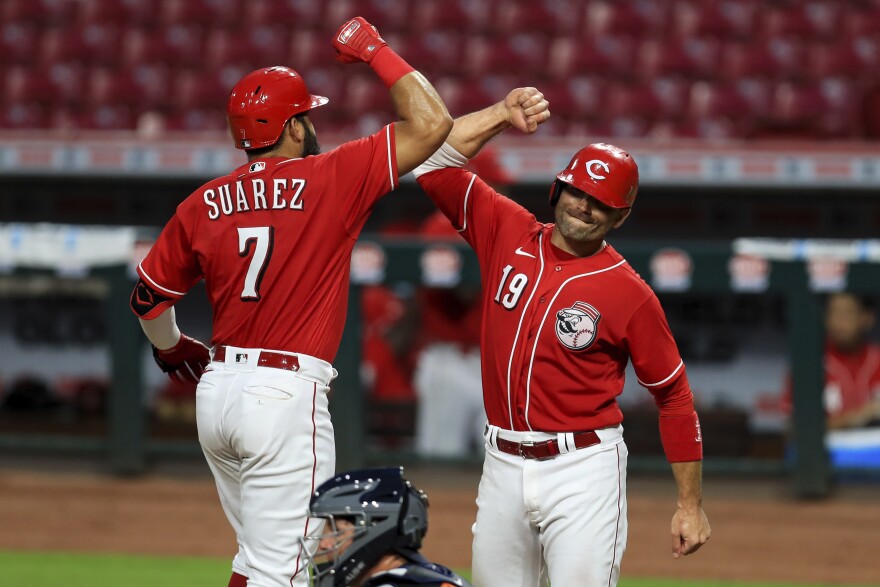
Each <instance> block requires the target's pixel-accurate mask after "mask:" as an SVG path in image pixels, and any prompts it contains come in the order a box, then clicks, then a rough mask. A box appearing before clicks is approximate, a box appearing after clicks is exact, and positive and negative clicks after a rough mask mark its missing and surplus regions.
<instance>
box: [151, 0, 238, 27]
mask: <svg viewBox="0 0 880 587" xmlns="http://www.w3.org/2000/svg"><path fill="white" fill-rule="evenodd" d="M241 14H242V7H241V4H240V2H239V1H238V0H222V1H214V0H163V2H162V3H161V5H160V11H159V24H160V25H161V26H162V27H171V26H174V25H177V24H180V23H187V24H190V25H192V24H196V25H200V26H202V27H205V28H237V27H238V23H239V22H240V20H241Z"/></svg>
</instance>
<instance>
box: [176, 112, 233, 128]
mask: <svg viewBox="0 0 880 587" xmlns="http://www.w3.org/2000/svg"><path fill="white" fill-rule="evenodd" d="M164 129H165V130H168V131H172V132H175V131H177V132H179V131H185V132H202V131H215V132H222V131H226V132H228V128H227V126H226V118H225V117H224V115H223V111H220V112H218V111H216V110H201V109H194V110H180V111H175V112H172V113H170V114H167V115H165V117H164Z"/></svg>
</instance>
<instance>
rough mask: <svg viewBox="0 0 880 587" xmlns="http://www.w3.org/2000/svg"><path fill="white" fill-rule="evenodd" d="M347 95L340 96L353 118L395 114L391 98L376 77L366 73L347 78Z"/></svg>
mask: <svg viewBox="0 0 880 587" xmlns="http://www.w3.org/2000/svg"><path fill="white" fill-rule="evenodd" d="M346 80H347V81H346V84H345V93H344V94H343V95H342V96H339V98H340V101H341V102H342V103H344V104H345V109H346V110H348V111H349V114H350V115H351V116H355V117H358V116H362V115H365V114H369V113H382V114H385V113H389V114H390V113H392V112H394V107H393V104H392V103H391V98H390V97H389V95H388V90H387V89H386V88H385V86H384V85H382V84H381V83H379V82H378V80H377V79H376V76H374V75H370V74H368V73H366V72H364V73H361V74H356V75H353V76H350V77H347V78H346Z"/></svg>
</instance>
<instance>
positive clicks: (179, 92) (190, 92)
mask: <svg viewBox="0 0 880 587" xmlns="http://www.w3.org/2000/svg"><path fill="white" fill-rule="evenodd" d="M172 84H173V87H174V88H175V93H174V101H173V105H174V108H175V109H177V110H184V111H189V110H215V111H217V112H225V109H226V99H227V97H228V96H229V90H230V88H231V87H232V86H231V85H227V84H226V83H224V81H223V79H222V77H221V72H220V71H216V70H215V71H210V70H209V71H186V70H184V71H181V72H179V73H177V74H176V75H175V76H174V79H173V81H172Z"/></svg>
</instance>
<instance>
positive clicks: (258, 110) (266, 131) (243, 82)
mask: <svg viewBox="0 0 880 587" xmlns="http://www.w3.org/2000/svg"><path fill="white" fill-rule="evenodd" d="M327 102H329V100H328V99H327V98H325V97H324V96H313V95H312V94H309V91H308V90H307V89H306V82H305V81H303V78H302V76H301V75H300V74H298V73H297V72H295V71H293V70H292V69H290V68H289V67H265V68H263V69H258V70H256V71H252V72H251V73H249V74H247V75H246V76H244V77H243V78H241V79H240V80H239V81H238V83H237V84H235V87H234V88H232V92H230V93H229V100H228V101H227V102H226V119H227V120H228V121H229V129H230V130H231V131H232V138H233V139H234V140H235V148H236V149H259V148H261V147H268V146H270V145H274V144H275V143H276V142H278V137H280V136H281V131H282V130H284V125H285V124H287V121H288V120H290V117H291V116H294V115H296V114H301V113H303V112H306V111H308V110H311V109H312V108H317V107H318V106H323V105H324V104H326V103H327Z"/></svg>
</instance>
